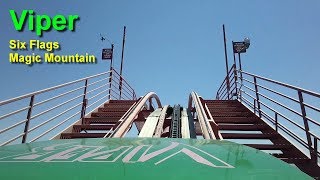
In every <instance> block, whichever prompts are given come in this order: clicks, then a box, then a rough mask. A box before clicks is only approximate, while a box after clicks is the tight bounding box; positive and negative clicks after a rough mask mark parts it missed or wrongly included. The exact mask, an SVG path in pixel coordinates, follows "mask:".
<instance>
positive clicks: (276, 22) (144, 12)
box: [0, 0, 320, 106]
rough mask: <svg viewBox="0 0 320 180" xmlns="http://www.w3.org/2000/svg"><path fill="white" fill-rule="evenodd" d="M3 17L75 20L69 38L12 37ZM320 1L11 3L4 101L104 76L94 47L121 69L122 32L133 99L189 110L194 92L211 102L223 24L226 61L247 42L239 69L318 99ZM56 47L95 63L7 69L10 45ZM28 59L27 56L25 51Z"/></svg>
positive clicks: (220, 63)
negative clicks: (110, 53) (154, 99)
mask: <svg viewBox="0 0 320 180" xmlns="http://www.w3.org/2000/svg"><path fill="white" fill-rule="evenodd" d="M9 9H14V10H16V12H18V13H21V11H22V10H23V9H33V10H34V11H35V12H36V14H39V15H40V14H47V15H50V16H54V15H56V14H63V15H65V16H67V15H71V14H78V15H79V16H80V21H78V22H77V23H76V31H75V32H69V31H66V32H63V33H61V32H56V31H54V30H52V31H51V32H46V33H44V36H43V37H42V38H38V37H37V36H36V34H35V33H34V32H30V31H28V29H27V28H26V29H25V30H24V31H23V32H17V31H16V30H14V27H13V24H12V21H11V18H10V15H9ZM319 9H320V1H316V0H312V1H308V2H306V1H301V0H300V1H297V0H290V1H289V0H286V1H276V0H269V1H249V0H243V1H209V0H208V1H201V2H200V1H191V0H188V1H182V0H177V1H169V0H162V1H159V0H158V1H155V0H148V1H147V0H144V1H142V0H141V1H129V0H106V1H7V2H1V5H0V10H1V11H0V23H1V27H2V28H1V29H2V30H1V40H0V57H1V62H0V68H1V71H0V84H2V88H1V93H0V100H5V99H8V98H12V97H15V96H18V95H22V94H25V93H29V92H32V91H36V90H40V89H43V88H47V87H50V86H54V85H57V84H61V83H64V82H67V81H70V80H75V79H78V78H82V77H85V76H88V75H93V74H97V73H100V72H103V71H105V70H107V69H108V67H109V64H108V63H109V62H107V61H101V60H100V59H99V58H100V56H101V55H100V54H101V49H102V48H104V47H110V45H109V44H108V43H107V42H103V43H102V42H101V41H100V40H99V34H100V33H102V34H103V35H105V36H107V37H108V39H110V40H111V41H113V42H114V43H115V44H116V45H115V48H116V49H115V51H116V52H115V66H116V68H117V69H119V65H120V57H121V56H120V55H121V43H122V31H123V25H126V26H127V39H126V49H125V61H124V76H125V78H126V79H127V80H128V81H129V82H130V83H131V85H132V86H133V87H134V88H135V89H136V92H137V93H138V95H139V96H142V95H144V94H146V93H147V92H149V91H155V92H156V93H157V94H158V95H159V97H160V98H161V100H162V102H163V104H172V105H173V104H176V103H180V104H182V105H184V106H186V105H187V101H188V96H189V93H190V92H191V91H197V92H198V93H199V94H200V95H202V96H203V97H205V98H213V97H214V95H215V93H216V90H217V89H218V87H219V85H220V83H221V82H222V80H223V77H224V76H225V62H224V51H223V38H222V24H225V25H226V32H227V40H228V44H227V45H228V50H229V54H228V55H229V62H230V64H231V61H232V52H231V41H232V40H234V41H240V40H242V39H243V38H244V37H250V39H251V46H250V49H249V50H248V52H247V53H246V54H244V55H243V56H242V61H243V69H244V70H246V71H249V72H252V73H255V74H259V75H262V76H266V77H269V78H272V79H276V80H279V81H283V82H286V83H289V84H293V85H297V86H301V87H303V88H306V89H310V90H313V91H315V92H319V91H320V89H319V83H320V80H319V78H318V71H319V70H318V67H319V65H320V62H319V58H318V56H319V53H318V52H319V50H318V48H319V42H320V36H319V32H320V21H319V17H320V11H319ZM11 39H19V40H22V41H28V40H30V39H40V40H43V41H58V42H59V43H60V44H61V50H60V51H59V53H60V54H74V53H81V54H83V53H85V52H88V53H90V54H94V55H96V56H97V57H98V63H97V64H94V65H92V64H90V65H47V64H41V65H34V66H32V67H29V66H26V65H23V64H10V63H9V61H8V56H9V55H8V54H9V53H10V52H12V51H11V50H10V49H9V47H8V46H9V44H8V42H9V40H11ZM30 53H32V52H31V51H30Z"/></svg>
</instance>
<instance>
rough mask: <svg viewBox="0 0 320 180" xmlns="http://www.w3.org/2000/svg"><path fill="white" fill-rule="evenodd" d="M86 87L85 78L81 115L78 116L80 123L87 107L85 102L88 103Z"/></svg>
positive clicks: (86, 81)
mask: <svg viewBox="0 0 320 180" xmlns="http://www.w3.org/2000/svg"><path fill="white" fill-rule="evenodd" d="M87 87H88V79H86V80H85V83H84V90H83V99H82V108H81V117H80V118H81V122H82V124H83V118H84V116H85V115H86V109H87V103H88V100H87V98H86V96H87Z"/></svg>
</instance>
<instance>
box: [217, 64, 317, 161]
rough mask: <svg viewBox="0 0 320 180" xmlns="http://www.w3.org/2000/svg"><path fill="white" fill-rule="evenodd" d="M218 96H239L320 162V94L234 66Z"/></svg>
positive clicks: (244, 102)
mask: <svg viewBox="0 0 320 180" xmlns="http://www.w3.org/2000/svg"><path fill="white" fill-rule="evenodd" d="M216 99H221V100H227V99H238V100H239V101H240V102H242V103H243V104H244V105H245V106H247V107H248V108H249V109H250V110H251V111H252V112H254V113H255V114H256V115H257V116H258V117H260V118H261V119H262V120H264V121H265V122H266V123H268V124H269V125H270V126H272V127H273V128H274V129H275V130H276V131H277V132H279V133H280V134H282V135H283V136H284V137H286V138H287V139H288V140H289V141H290V142H291V143H292V144H293V145H295V146H296V147H297V148H299V149H300V150H301V151H302V152H304V153H305V154H306V155H307V156H308V157H310V158H311V159H312V160H314V161H315V162H319V158H320V152H319V139H320V138H319V137H320V123H319V120H317V119H318V118H319V117H320V108H319V107H320V94H319V93H315V92H312V91H309V90H305V89H302V88H299V87H296V86H292V85H289V84H285V83H282V82H279V81H275V80H271V79H268V78H265V77H261V76H258V75H255V74H252V73H248V72H245V71H240V70H237V69H236V66H235V65H233V66H232V67H231V68H230V70H229V76H226V77H225V79H224V81H223V83H222V84H221V86H220V88H219V89H218V91H217V94H216Z"/></svg>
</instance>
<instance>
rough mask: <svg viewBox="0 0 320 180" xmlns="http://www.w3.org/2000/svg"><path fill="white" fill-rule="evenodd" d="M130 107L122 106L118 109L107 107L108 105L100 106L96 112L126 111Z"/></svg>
mask: <svg viewBox="0 0 320 180" xmlns="http://www.w3.org/2000/svg"><path fill="white" fill-rule="evenodd" d="M129 108H130V107H128V108H123V109H119V108H109V107H100V108H98V112H123V113H125V112H127V111H128V110H129Z"/></svg>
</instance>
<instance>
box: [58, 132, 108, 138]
mask: <svg viewBox="0 0 320 180" xmlns="http://www.w3.org/2000/svg"><path fill="white" fill-rule="evenodd" d="M105 134H106V133H62V134H61V137H60V138H61V139H76V138H103V137H104V135H105Z"/></svg>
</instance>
